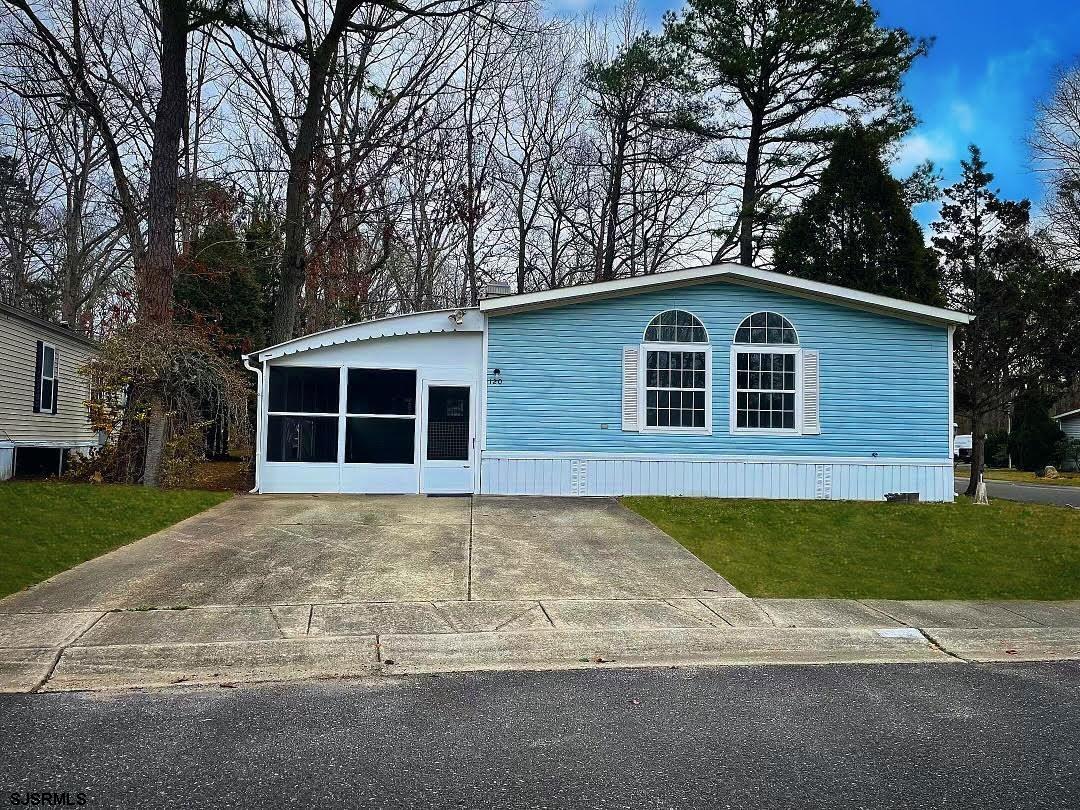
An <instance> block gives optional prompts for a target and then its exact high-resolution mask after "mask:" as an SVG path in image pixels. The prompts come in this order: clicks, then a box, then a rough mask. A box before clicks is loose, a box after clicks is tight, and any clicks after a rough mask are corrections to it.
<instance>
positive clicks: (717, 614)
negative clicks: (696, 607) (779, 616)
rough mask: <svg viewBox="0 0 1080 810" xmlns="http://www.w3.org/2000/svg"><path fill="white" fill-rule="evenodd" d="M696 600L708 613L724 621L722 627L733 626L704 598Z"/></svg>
mask: <svg viewBox="0 0 1080 810" xmlns="http://www.w3.org/2000/svg"><path fill="white" fill-rule="evenodd" d="M698 602H700V603H701V606H702V607H703V608H705V609H706V610H707V611H709V613H711V614H712V615H714V616H715V617H716V618H718V619H719V620H720V621H722V622H723V623H724V624H723V625H720V626H721V627H723V626H724V625H726V626H728V627H734V626H735V625H734V624H732V623H731V622H729V621H728V620H727V619H726V618H725V617H724V616H721V615H720V614H719V613H717V612H716V611H715V610H713V609H712V606H710V605H709V604H707V603H706V602H705V600H704V599H698ZM766 615H768V614H766ZM769 618H770V619H771V618H772V617H771V616H770V617H769Z"/></svg>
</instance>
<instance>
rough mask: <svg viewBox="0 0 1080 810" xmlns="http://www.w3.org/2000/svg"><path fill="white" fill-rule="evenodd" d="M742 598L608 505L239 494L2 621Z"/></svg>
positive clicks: (8, 607)
mask: <svg viewBox="0 0 1080 810" xmlns="http://www.w3.org/2000/svg"><path fill="white" fill-rule="evenodd" d="M737 595H739V594H738V592H737V591H736V590H735V589H734V588H733V587H732V586H731V585H730V584H729V583H728V582H727V581H726V580H724V579H722V578H721V577H719V576H718V575H717V574H716V573H714V572H713V571H712V570H711V569H710V568H708V567H707V566H705V565H704V564H703V563H701V562H700V561H699V560H698V559H697V558H696V557H694V556H693V555H692V554H690V553H689V552H688V551H686V550H685V549H683V548H682V546H680V545H679V544H678V543H676V542H675V541H674V540H672V539H671V538H670V537H668V536H667V535H666V534H664V533H663V532H661V531H660V530H658V529H657V528H656V527H654V526H653V525H652V524H650V523H649V522H648V521H646V520H644V519H643V518H641V517H639V516H638V515H636V514H634V513H633V512H631V511H630V510H628V509H626V508H625V507H623V506H621V505H620V504H619V503H618V502H617V501H615V500H611V499H572V498H495V497H481V498H467V497H463V498H427V497H422V496H310V495H303V496H301V495H293V496H288V495H285V496H268V495H260V496H239V497H236V498H234V499H232V500H230V501H227V502H226V503H224V504H222V505H220V506H218V507H215V508H213V509H211V510H209V511H207V512H204V513H202V514H200V515H196V516H195V517H192V518H189V519H188V520H185V521H183V522H181V523H179V524H177V525H176V526H173V527H171V528H169V529H166V530H165V531H162V532H159V533H158V534H155V535H152V536H150V537H147V538H144V539H143V540H140V541H138V542H136V543H132V544H130V545H128V546H124V547H123V548H120V549H117V550H116V551H114V552H112V553H110V554H106V555H104V556H103V557H99V558H97V559H94V560H90V561H89V562H86V563H83V564H82V565H80V566H78V567H76V568H73V569H71V570H69V571H65V572H63V573H61V574H59V575H57V576H55V577H53V578H52V579H50V580H48V581H46V582H43V583H41V584H39V585H37V586H35V587H33V588H30V589H28V590H26V591H22V592H20V593H17V594H13V595H12V596H10V597H8V598H6V599H4V600H0V613H29V612H63V611H108V610H115V609H125V608H126V609H132V608H162V607H198V606H210V605H238V606H246V605H304V604H307V605H312V604H332V603H355V602H369V603H370V602H426V601H431V602H434V601H460V600H537V599H542V598H547V599H665V598H678V597H689V598H699V597H727V596H737Z"/></svg>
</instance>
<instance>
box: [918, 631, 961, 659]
mask: <svg viewBox="0 0 1080 810" xmlns="http://www.w3.org/2000/svg"><path fill="white" fill-rule="evenodd" d="M915 629H916V630H918V631H919V632H920V633H921V634H922V637H923V638H925V639H926V640H927V641H928V642H929V643H930V646H931V647H933V648H934V649H935V650H937V651H938V652H940V653H943V654H945V655H947V656H949V657H950V658H955V659H956V660H957V661H962V662H963V663H965V664H973V663H975V662H974V661H971V660H969V659H967V658H964V657H963V656H962V655H957V654H956V653H954V652H951V651H950V650H948V649H946V648H945V647H944V646H943V645H942V643H941V642H940V641H938V640H937V639H936V638H934V637H933V636H932V635H930V633H928V632H927V631H926V630H924V629H923V628H921V627H916V628H915Z"/></svg>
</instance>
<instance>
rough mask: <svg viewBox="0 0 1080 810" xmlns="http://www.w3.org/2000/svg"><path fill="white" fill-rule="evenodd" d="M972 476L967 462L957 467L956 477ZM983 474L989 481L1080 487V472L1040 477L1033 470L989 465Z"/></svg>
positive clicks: (965, 478) (966, 477) (964, 478)
mask: <svg viewBox="0 0 1080 810" xmlns="http://www.w3.org/2000/svg"><path fill="white" fill-rule="evenodd" d="M970 476H971V468H970V467H968V466H967V465H966V464H960V465H957V467H956V477H957V478H960V479H963V480H967V479H968V478H969V477H970ZM983 476H984V477H985V479H986V480H987V481H1016V482H1017V483H1020V484H1046V485H1047V486H1053V487H1080V473H1075V472H1063V473H1058V477H1057V478H1039V477H1038V476H1037V475H1035V473H1033V472H1025V471H1024V470H1008V469H1005V468H1002V467H987V468H986V471H985V472H984V473H983Z"/></svg>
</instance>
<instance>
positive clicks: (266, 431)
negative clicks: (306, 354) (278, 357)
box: [262, 363, 345, 467]
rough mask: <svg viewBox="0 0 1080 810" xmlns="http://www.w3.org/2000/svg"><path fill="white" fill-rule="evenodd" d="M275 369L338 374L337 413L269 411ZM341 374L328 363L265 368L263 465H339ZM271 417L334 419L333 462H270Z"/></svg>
mask: <svg viewBox="0 0 1080 810" xmlns="http://www.w3.org/2000/svg"><path fill="white" fill-rule="evenodd" d="M275 368H328V369H334V370H336V371H337V372H338V399H337V403H338V405H337V411H334V412H331V411H272V410H270V377H271V376H272V375H273V373H274V369H275ZM342 388H343V386H342V372H341V367H340V366H338V365H336V364H328V363H295V364H294V363H282V364H278V365H267V366H266V413H265V414H264V418H265V422H264V425H265V427H264V430H263V432H264V434H265V435H264V437H263V441H262V445H263V447H262V451H263V458H264V459H265V461H264V463H265V464H281V465H284V466H288V467H295V466H297V465H307V466H310V467H330V466H335V467H336V466H337V465H338V464H340V463H341V459H342V458H343V453H344V448H345V437H344V435H343V434H342V429H343V427H344V426H343V425H342V423H341V417H342V413H341V410H342V408H343V407H344V396H345V395H344V393H343V391H342ZM272 416H310V417H321V418H324V419H330V418H334V419H336V420H337V452H336V457H335V458H334V460H333V461H285V460H280V461H271V460H270V417H272Z"/></svg>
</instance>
